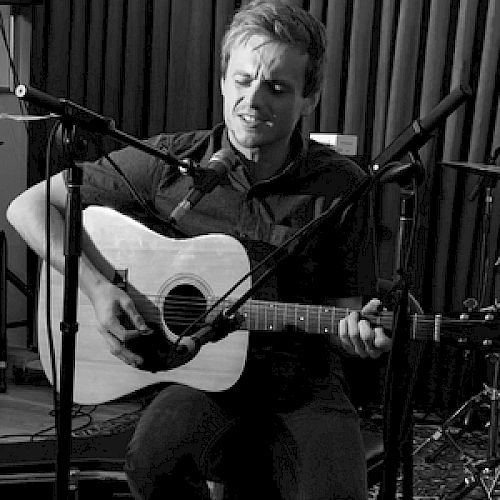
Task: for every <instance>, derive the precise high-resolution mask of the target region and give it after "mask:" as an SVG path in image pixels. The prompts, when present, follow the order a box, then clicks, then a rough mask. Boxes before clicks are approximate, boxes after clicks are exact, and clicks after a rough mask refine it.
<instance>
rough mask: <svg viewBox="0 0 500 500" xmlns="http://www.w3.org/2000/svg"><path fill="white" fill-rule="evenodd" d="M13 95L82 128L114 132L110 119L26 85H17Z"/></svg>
mask: <svg viewBox="0 0 500 500" xmlns="http://www.w3.org/2000/svg"><path fill="white" fill-rule="evenodd" d="M15 95H16V97H18V98H19V99H24V100H26V101H29V102H31V103H33V104H35V105H37V106H41V107H43V108H45V109H48V110H49V111H51V112H52V113H54V114H56V115H60V116H62V117H64V118H70V119H71V121H72V122H74V123H76V124H77V125H79V126H81V127H83V128H86V129H90V130H95V131H97V132H113V131H114V130H115V122H114V120H113V119H112V118H108V117H106V116H101V115H99V114H98V113H95V112H94V111H92V110H90V109H87V108H84V107H83V106H80V105H79V104H76V103H74V102H72V101H69V100H68V99H64V98H59V97H54V96H52V95H50V94H46V93H45V92H42V91H41V90H38V89H35V88H33V87H28V86H27V85H18V86H17V87H16V89H15Z"/></svg>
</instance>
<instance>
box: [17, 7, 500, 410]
mask: <svg viewBox="0 0 500 500" xmlns="http://www.w3.org/2000/svg"><path fill="white" fill-rule="evenodd" d="M294 3H296V4H299V5H302V6H304V7H305V8H306V9H308V10H309V11H310V12H312V13H313V14H314V15H315V16H316V17H318V18H319V19H321V20H322V21H323V22H324V23H325V24H326V26H327V33H328V37H329V48H328V65H327V71H326V79H325V85H324V88H323V94H322V99H321V102H320V104H319V106H318V109H317V111H316V112H315V114H314V115H313V116H311V118H310V119H308V120H306V121H304V122H303V124H302V127H303V129H304V132H305V133H309V132H332V133H343V134H354V135H356V136H357V137H358V153H359V154H360V155H361V156H362V157H364V158H365V160H366V161H367V162H368V163H369V162H370V160H371V159H374V158H375V157H376V156H377V155H378V154H379V153H380V152H381V151H382V150H383V149H384V147H385V146H386V145H388V144H390V142H391V141H392V140H393V139H394V138H395V137H396V136H397V135H398V134H399V133H400V132H401V131H402V130H403V129H404V128H405V127H406V126H408V125H409V124H410V123H411V122H412V120H414V119H416V118H419V117H423V116H425V115H426V114H428V113H429V112H430V111H431V110H432V109H433V108H434V106H435V105H436V104H437V103H438V102H439V101H440V100H441V99H443V98H444V97H445V96H446V95H447V94H448V93H450V91H452V90H453V89H455V88H456V87H458V86H459V85H461V84H465V85H469V86H470V88H471V89H472V91H473V96H472V98H470V99H469V100H468V101H467V102H466V103H465V104H464V105H462V106H461V107H460V108H459V109H458V110H457V111H456V112H454V113H453V114H452V115H451V116H450V117H449V118H448V120H447V122H446V126H444V127H442V128H440V129H439V130H438V131H436V134H435V137H434V139H432V140H430V141H429V142H428V143H427V144H426V146H425V147H423V148H422V149H421V150H420V157H421V159H422V161H423V164H424V166H425V179H424V182H423V183H422V184H421V185H420V187H419V189H418V192H417V198H416V200H417V205H416V211H417V213H418V224H417V227H416V232H415V239H414V247H413V252H412V255H411V260H410V278H411V292H412V295H413V296H414V297H415V298H416V300H417V301H418V302H419V303H420V305H421V306H422V307H423V308H424V310H425V312H427V313H435V312H441V313H443V314H446V313H447V312H451V311H460V310H462V308H463V306H462V303H463V301H464V300H465V299H466V298H469V297H479V295H480V290H479V285H480V283H481V280H482V279H486V283H485V300H484V304H483V305H487V304H492V303H493V302H494V300H495V297H496V292H497V291H496V290H495V278H496V266H495V265H494V264H495V261H496V259H497V257H498V255H499V252H498V233H499V227H500V188H499V187H498V186H497V185H496V182H495V183H494V186H493V190H492V194H493V204H492V211H491V225H490V228H489V231H488V232H489V234H488V238H487V247H488V253H489V255H490V260H489V262H488V263H487V265H486V268H485V270H484V273H481V272H480V269H479V267H480V265H479V264H480V262H479V261H480V250H481V237H482V235H483V234H484V227H483V219H484V207H485V198H484V193H485V189H484V186H482V185H481V186H480V187H479V189H477V190H476V192H477V196H472V193H473V192H474V190H475V187H476V186H477V183H478V181H479V180H480V179H481V178H480V177H479V176H477V175H474V174H472V173H470V172H468V171H465V170H457V169H455V168H450V167H446V166H442V165H440V164H439V162H440V161H441V160H452V161H467V162H474V163H486V162H487V161H488V160H489V158H490V156H491V155H492V154H493V151H494V150H495V148H497V147H498V146H500V107H499V99H498V95H499V87H500V85H499V84H500V78H499V75H500V72H499V65H498V59H499V47H500V30H499V29H498V26H500V2H498V1H497V0H489V1H488V0H329V1H328V0H310V1H295V2H294ZM239 4H240V2H236V1H233V0H211V1H209V0H45V1H44V2H42V3H41V4H38V5H35V6H33V7H31V8H32V11H31V12H30V14H29V15H30V17H31V21H32V33H31V36H32V46H31V56H30V60H31V66H30V73H31V82H30V84H31V85H32V86H33V87H36V88H38V89H40V90H43V91H45V92H47V93H50V94H52V95H54V96H57V97H67V98H69V99H71V100H72V101H74V102H76V103H78V104H81V105H83V106H85V107H87V108H89V109H91V110H94V111H96V112H98V113H100V114H102V115H105V116H109V117H112V118H113V119H115V121H116V126H117V128H118V129H121V130H122V131H124V132H126V133H128V134H131V135H133V136H136V137H138V138H144V137H147V136H150V135H153V134H156V133H159V132H162V131H167V132H174V131H182V130H188V129H193V128H209V127H211V126H212V125H214V124H215V123H217V122H219V121H220V120H221V119H222V111H221V109H222V108H221V98H220V92H219V80H220V71H219V45H220V40H221V37H222V34H223V31H224V29H225V27H226V23H227V21H228V19H229V18H230V17H231V15H232V13H233V12H234V9H235V8H236V7H237V6H238V5H239ZM32 111H38V112H41V111H43V110H32ZM48 132H49V126H48V125H47V124H46V123H44V122H40V123H33V124H32V125H30V127H29V133H28V162H27V173H26V182H27V185H30V184H32V183H34V182H37V181H38V180H40V179H41V178H42V177H43V174H44V168H45V148H46V144H47V138H48ZM116 146H117V144H116V143H113V142H112V141H110V140H108V139H105V140H104V147H105V148H106V149H108V150H110V149H112V148H114V147H116ZM92 154H93V151H90V153H89V155H90V156H92ZM498 168H499V170H500V166H499V167H498ZM400 196H401V192H400V188H399V186H398V185H396V184H386V185H384V186H381V187H379V188H378V189H377V190H376V191H375V192H374V193H372V202H373V209H374V211H373V224H374V241H375V245H376V249H377V255H378V262H377V269H378V272H379V276H380V277H381V278H384V279H389V280H390V279H392V278H393V276H394V265H395V250H396V248H395V246H396V236H397V230H398V222H399V221H398V215H399V210H400V208H399V207H400ZM35 275H36V259H34V258H33V256H32V255H28V265H27V276H28V278H27V279H28V280H29V281H30V282H33V280H34V276H35ZM498 298H500V297H498ZM499 334H500V332H499ZM426 354H428V355H426V356H424V361H423V365H422V366H421V367H420V369H421V371H420V373H421V374H422V376H421V377H419V382H418V388H417V389H418V390H417V399H418V401H419V402H420V403H421V404H423V405H425V406H428V407H433V408H440V409H443V410H444V411H448V410H451V409H454V408H456V407H457V406H458V405H459V404H460V403H461V402H463V401H464V400H465V399H466V398H467V397H469V396H470V395H471V394H473V393H474V392H476V391H477V390H478V388H480V387H481V385H482V382H483V377H484V356H483V353H481V352H480V351H476V350H473V351H465V350H464V349H460V348H453V347H444V346H439V347H438V346H429V348H428V352H427V353H426ZM372 365H373V366H371V367H370V370H372V369H373V370H378V368H379V363H373V364H372ZM369 366H370V364H369ZM373 385H374V386H376V385H377V384H373ZM365 389H370V388H369V387H368V388H365ZM372 389H373V391H374V392H373V393H372V394H376V393H377V388H376V387H372ZM372 394H368V395H365V398H368V399H370V398H371V397H372ZM373 397H374V398H375V399H376V396H373Z"/></svg>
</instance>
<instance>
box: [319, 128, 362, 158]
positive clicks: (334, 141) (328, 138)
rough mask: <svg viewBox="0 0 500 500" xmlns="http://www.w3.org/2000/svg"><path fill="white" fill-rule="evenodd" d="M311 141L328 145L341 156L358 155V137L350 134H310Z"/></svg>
mask: <svg viewBox="0 0 500 500" xmlns="http://www.w3.org/2000/svg"><path fill="white" fill-rule="evenodd" d="M310 137H311V139H313V140H314V141H317V142H321V143H322V144H326V145H327V146H330V147H331V148H333V149H335V151H337V152H338V153H340V154H343V155H348V156H355V155H357V154H358V137H357V136H356V135H348V134H330V133H328V132H317V133H312V134H310Z"/></svg>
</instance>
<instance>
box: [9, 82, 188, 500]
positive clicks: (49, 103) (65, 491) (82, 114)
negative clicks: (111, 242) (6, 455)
mask: <svg viewBox="0 0 500 500" xmlns="http://www.w3.org/2000/svg"><path fill="white" fill-rule="evenodd" d="M15 93H16V96H17V97H18V98H20V99H25V100H27V101H29V102H31V103H33V104H35V105H38V106H42V107H44V108H46V109H48V110H49V111H52V112H53V113H54V114H55V116H60V117H61V124H62V134H61V136H62V152H63V160H62V163H63V168H62V169H61V170H64V169H67V172H68V177H67V189H68V194H67V202H66V213H65V231H64V256H65V267H64V299H63V300H64V302H63V317H62V320H61V323H60V329H61V334H62V335H61V352H60V382H59V412H56V415H58V417H57V418H56V428H57V462H56V488H55V493H56V496H55V498H56V499H57V500H65V499H69V498H71V497H73V498H76V497H77V489H78V484H77V477H78V475H77V474H74V473H73V474H72V471H71V470H70V467H71V431H72V418H71V412H72V407H73V386H74V375H75V373H74V371H75V347H76V334H77V331H78V322H77V303H78V271H79V260H80V256H81V233H82V206H81V191H80V187H81V182H82V170H81V168H79V167H77V166H76V163H75V160H76V158H77V156H78V155H77V153H78V154H80V155H81V151H80V150H79V149H78V148H79V147H81V146H77V144H76V143H75V126H80V127H82V128H84V129H87V130H89V131H91V132H99V133H102V134H105V135H109V136H111V137H114V138H116V139H119V140H120V141H121V142H124V143H126V144H128V145H130V146H134V147H136V148H138V149H140V150H142V151H146V152H147V153H149V154H152V155H154V156H157V157H159V158H161V159H163V160H164V161H166V162H167V163H169V164H173V165H176V166H177V167H178V168H179V169H182V170H181V172H182V173H184V171H185V170H186V169H189V168H190V167H191V166H190V164H189V161H188V162H186V161H184V160H180V159H179V158H177V157H175V156H173V155H171V154H170V153H167V152H163V151H159V150H157V149H156V148H153V147H151V146H150V145H148V144H147V143H146V142H143V141H140V140H138V139H136V138H134V137H132V136H129V135H127V134H125V133H123V132H121V131H119V130H117V129H116V128H115V126H114V122H113V120H111V119H109V118H106V117H103V116H101V115H98V114H97V113H94V112H93V111H91V110H88V109H86V108H84V107H82V106H80V105H78V104H75V103H73V102H71V101H69V100H66V99H58V98H55V97H53V96H51V95H49V94H46V93H44V92H42V91H40V90H37V89H34V88H31V87H27V86H25V85H19V86H18V87H17V88H16V92H15Z"/></svg>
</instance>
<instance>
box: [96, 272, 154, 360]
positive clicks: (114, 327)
mask: <svg viewBox="0 0 500 500" xmlns="http://www.w3.org/2000/svg"><path fill="white" fill-rule="evenodd" d="M89 298H90V301H91V302H92V305H93V307H94V311H95V314H96V317H97V322H98V323H99V332H100V333H101V335H102V336H103V337H104V339H105V340H106V342H107V344H108V346H109V350H110V352H111V354H113V355H114V356H116V357H117V358H119V359H121V360H122V361H124V362H125V363H127V364H129V365H132V366H135V367H138V366H140V365H141V364H142V363H143V361H144V360H143V359H142V357H141V356H139V355H138V354H135V353H133V352H132V351H130V350H129V349H127V348H126V347H125V342H127V341H128V340H130V339H132V338H135V337H138V336H140V335H149V334H151V333H152V330H151V329H150V328H148V326H147V325H146V322H145V321H144V319H143V317H142V316H141V315H140V314H139V313H138V311H137V309H136V307H135V304H134V302H133V300H132V299H131V298H130V296H129V295H127V293H125V292H124V291H123V290H122V289H120V288H118V287H117V286H115V285H113V284H112V283H110V282H109V281H102V282H101V283H99V284H98V285H96V286H95V287H93V288H92V292H91V296H90V297H89ZM123 315H125V316H126V317H127V318H128V319H129V320H130V323H131V324H132V326H133V327H135V328H132V329H127V328H125V326H124V325H123V324H122V322H121V321H120V317H123Z"/></svg>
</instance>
